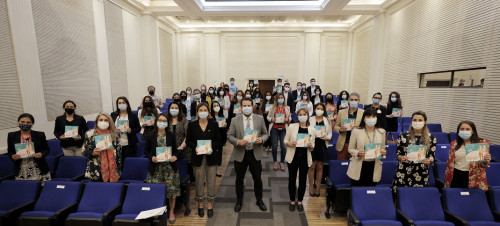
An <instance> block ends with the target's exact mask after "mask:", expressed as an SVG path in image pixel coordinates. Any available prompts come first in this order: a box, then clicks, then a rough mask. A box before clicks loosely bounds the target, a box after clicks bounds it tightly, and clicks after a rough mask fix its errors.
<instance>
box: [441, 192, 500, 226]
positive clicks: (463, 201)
mask: <svg viewBox="0 0 500 226" xmlns="http://www.w3.org/2000/svg"><path fill="white" fill-rule="evenodd" d="M443 200H444V201H443V203H444V209H445V214H446V216H447V218H449V219H450V220H451V221H452V222H453V223H454V224H455V225H471V226H476V225H477V226H489V225H500V223H498V222H495V220H494V218H493V214H492V213H491V210H490V207H489V206H488V201H487V200H486V194H485V193H484V191H483V190H481V189H462V188H444V189H443Z"/></svg>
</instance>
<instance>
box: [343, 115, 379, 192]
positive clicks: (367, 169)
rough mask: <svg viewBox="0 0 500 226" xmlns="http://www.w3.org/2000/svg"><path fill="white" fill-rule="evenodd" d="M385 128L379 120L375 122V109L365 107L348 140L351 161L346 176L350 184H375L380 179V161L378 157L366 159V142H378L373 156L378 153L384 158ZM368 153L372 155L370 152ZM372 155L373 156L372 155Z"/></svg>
mask: <svg viewBox="0 0 500 226" xmlns="http://www.w3.org/2000/svg"><path fill="white" fill-rule="evenodd" d="M385 139H386V137H385V130H384V129H382V128H381V126H380V122H377V111H376V110H375V109H372V108H370V109H367V110H366V111H365V112H364V113H363V118H362V120H361V123H360V124H359V127H357V128H355V129H354V130H353V131H352V134H351V139H350V141H349V154H351V159H350V160H351V162H350V164H349V168H348V169H347V176H349V177H350V178H351V186H352V187H354V186H363V187H369V186H375V185H376V184H377V182H379V181H380V177H381V174H382V162H381V161H380V159H379V158H375V159H373V158H370V159H366V158H365V157H367V153H366V147H365V146H366V144H369V143H379V144H381V145H380V146H379V147H377V148H375V149H374V150H375V152H376V153H375V156H377V155H378V153H377V152H378V151H380V155H381V157H382V158H385V154H386V151H385ZM369 155H372V154H371V153H370V154H369ZM372 157H373V156H372Z"/></svg>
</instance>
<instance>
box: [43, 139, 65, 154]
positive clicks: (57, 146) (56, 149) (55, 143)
mask: <svg viewBox="0 0 500 226" xmlns="http://www.w3.org/2000/svg"><path fill="white" fill-rule="evenodd" d="M47 144H49V149H50V152H49V156H59V155H63V154H64V153H63V150H62V148H61V141H60V140H58V139H51V140H47Z"/></svg>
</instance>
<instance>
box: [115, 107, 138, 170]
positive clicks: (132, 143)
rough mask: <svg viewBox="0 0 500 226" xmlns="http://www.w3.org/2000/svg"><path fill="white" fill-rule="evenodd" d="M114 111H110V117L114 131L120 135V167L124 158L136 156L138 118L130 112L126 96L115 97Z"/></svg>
mask: <svg viewBox="0 0 500 226" xmlns="http://www.w3.org/2000/svg"><path fill="white" fill-rule="evenodd" d="M116 107H117V109H116V111H114V112H111V118H113V121H114V122H115V126H116V132H118V136H119V137H120V145H121V146H122V155H121V156H122V159H121V161H122V167H123V163H124V161H125V158H128V157H136V154H137V143H139V140H138V139H137V133H138V132H140V131H141V125H140V124H139V118H138V117H137V115H136V114H134V113H133V112H132V109H131V108H130V103H129V102H128V99H127V98H126V97H118V98H117V99H116Z"/></svg>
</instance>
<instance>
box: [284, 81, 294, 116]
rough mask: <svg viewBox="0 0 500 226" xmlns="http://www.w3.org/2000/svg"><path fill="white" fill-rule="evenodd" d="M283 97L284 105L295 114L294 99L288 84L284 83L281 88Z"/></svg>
mask: <svg viewBox="0 0 500 226" xmlns="http://www.w3.org/2000/svg"><path fill="white" fill-rule="evenodd" d="M283 96H284V97H285V105H286V106H288V107H289V108H290V112H295V105H296V104H295V98H294V96H293V93H292V89H291V88H290V83H288V82H286V83H285V86H284V88H283Z"/></svg>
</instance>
